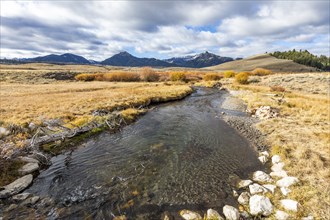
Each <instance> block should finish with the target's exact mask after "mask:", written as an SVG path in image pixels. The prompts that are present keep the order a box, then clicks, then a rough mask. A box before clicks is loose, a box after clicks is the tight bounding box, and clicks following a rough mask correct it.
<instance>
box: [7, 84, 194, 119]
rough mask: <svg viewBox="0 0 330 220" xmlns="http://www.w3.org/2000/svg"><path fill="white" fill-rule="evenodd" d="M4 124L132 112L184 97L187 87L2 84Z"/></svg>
mask: <svg viewBox="0 0 330 220" xmlns="http://www.w3.org/2000/svg"><path fill="white" fill-rule="evenodd" d="M0 86H1V93H0V97H1V106H0V112H1V119H0V120H1V121H2V122H4V123H5V124H8V123H14V124H23V123H24V122H31V121H34V122H35V121H40V120H42V119H49V118H62V119H65V120H66V121H70V120H75V119H76V118H78V117H82V116H86V115H90V114H91V112H92V111H93V110H96V109H108V110H113V109H115V108H117V107H122V108H128V107H131V106H139V105H142V104H145V103H148V102H151V101H155V102H156V101H166V100H170V99H174V98H175V97H181V96H183V95H185V94H187V93H188V92H191V89H190V87H189V86H187V85H180V84H173V85H164V83H112V82H97V81H93V82H62V83H55V84H45V85H43V84H42V85H40V84H39V85H32V84H25V85H24V84H15V83H1V84H0Z"/></svg>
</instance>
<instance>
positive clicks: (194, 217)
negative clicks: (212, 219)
mask: <svg viewBox="0 0 330 220" xmlns="http://www.w3.org/2000/svg"><path fill="white" fill-rule="evenodd" d="M180 215H181V217H182V218H183V219H185V220H202V219H203V218H202V216H201V215H200V214H198V213H197V212H193V211H189V210H186V209H184V210H181V211H180Z"/></svg>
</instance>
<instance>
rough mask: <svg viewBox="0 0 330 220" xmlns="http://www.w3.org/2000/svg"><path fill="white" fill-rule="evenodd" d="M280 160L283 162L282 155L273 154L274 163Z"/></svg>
mask: <svg viewBox="0 0 330 220" xmlns="http://www.w3.org/2000/svg"><path fill="white" fill-rule="evenodd" d="M279 162H281V157H280V156H278V155H274V156H272V163H273V164H276V163H279Z"/></svg>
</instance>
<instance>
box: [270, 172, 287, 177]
mask: <svg viewBox="0 0 330 220" xmlns="http://www.w3.org/2000/svg"><path fill="white" fill-rule="evenodd" d="M269 175H270V176H271V177H273V178H275V177H282V178H283V177H287V176H288V174H287V173H286V171H285V170H281V171H276V172H271V173H270V174H269Z"/></svg>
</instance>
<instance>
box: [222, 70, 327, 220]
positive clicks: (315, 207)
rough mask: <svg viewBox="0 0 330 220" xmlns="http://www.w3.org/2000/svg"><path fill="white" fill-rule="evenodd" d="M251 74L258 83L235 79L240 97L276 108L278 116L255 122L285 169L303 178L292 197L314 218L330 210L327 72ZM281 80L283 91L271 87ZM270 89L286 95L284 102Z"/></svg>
mask: <svg viewBox="0 0 330 220" xmlns="http://www.w3.org/2000/svg"><path fill="white" fill-rule="evenodd" d="M257 78H258V79H256V78H254V80H255V81H257V82H256V83H250V84H249V85H238V84H235V83H232V82H228V84H227V85H228V86H229V88H231V89H235V90H239V91H240V92H239V93H238V94H239V95H238V96H239V97H240V98H241V99H243V100H244V101H245V102H246V103H247V104H248V107H249V108H250V109H253V108H256V107H259V106H262V105H269V106H272V107H274V108H278V109H280V117H279V118H274V119H269V120H265V121H261V122H260V123H259V124H258V125H257V126H258V128H259V130H261V131H262V132H263V133H264V134H265V135H266V136H267V140H268V141H269V144H270V146H271V151H272V154H279V155H281V157H282V158H284V160H285V163H286V164H287V166H286V169H287V170H288V173H289V174H290V175H293V176H297V177H298V178H299V179H300V180H302V181H301V184H300V185H298V186H296V187H295V188H294V190H293V192H292V194H291V195H292V197H293V199H296V200H297V201H299V202H300V203H301V204H302V205H303V207H304V208H305V209H306V210H305V214H308V213H313V214H314V217H317V219H326V216H327V217H329V216H330V213H329V211H330V198H329V195H330V184H329V182H330V172H329V170H330V147H329V146H330V130H329V128H330V99H329V92H330V91H329V89H330V88H329V83H330V73H302V74H294V75H293V74H275V75H270V76H263V77H257ZM274 85H280V86H281V87H282V88H284V89H285V90H286V91H285V92H274V91H271V89H270V88H271V87H272V86H274ZM272 94H279V95H280V97H281V96H282V95H284V102H282V103H281V104H280V103H279V102H278V100H279V98H276V97H274V96H273V95H272Z"/></svg>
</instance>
